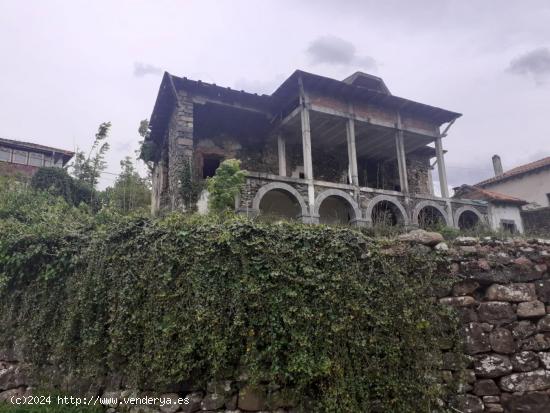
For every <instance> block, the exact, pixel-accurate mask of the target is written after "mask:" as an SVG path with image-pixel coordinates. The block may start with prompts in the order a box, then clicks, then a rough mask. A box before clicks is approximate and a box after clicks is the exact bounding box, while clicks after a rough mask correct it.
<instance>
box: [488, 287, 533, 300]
mask: <svg viewBox="0 0 550 413" xmlns="http://www.w3.org/2000/svg"><path fill="white" fill-rule="evenodd" d="M485 298H486V299H487V300H488V301H509V302H522V301H534V300H536V299H537V294H536V292H535V285H534V284H527V283H516V284H507V285H503V284H493V285H491V286H490V287H489V288H488V289H487V292H486V294H485Z"/></svg>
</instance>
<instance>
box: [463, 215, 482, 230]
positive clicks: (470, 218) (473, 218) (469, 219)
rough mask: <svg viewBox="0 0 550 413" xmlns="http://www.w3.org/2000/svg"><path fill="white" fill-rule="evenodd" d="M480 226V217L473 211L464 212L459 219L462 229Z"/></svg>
mask: <svg viewBox="0 0 550 413" xmlns="http://www.w3.org/2000/svg"><path fill="white" fill-rule="evenodd" d="M479 224H480V222H479V217H478V216H477V215H476V214H475V213H474V212H472V211H464V212H463V213H462V214H460V217H459V218H458V227H459V228H460V229H473V228H475V227H476V226H477V225H479Z"/></svg>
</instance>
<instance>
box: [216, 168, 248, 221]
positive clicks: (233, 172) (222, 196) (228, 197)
mask: <svg viewBox="0 0 550 413" xmlns="http://www.w3.org/2000/svg"><path fill="white" fill-rule="evenodd" d="M245 182H246V172H245V171H242V170H241V161H239V160H237V159H226V160H225V161H223V162H222V163H221V164H220V166H219V167H218V169H217V170H216V174H215V175H214V176H213V177H211V178H208V181H207V187H208V192H209V193H210V198H208V206H209V208H210V210H211V211H215V212H221V211H227V210H233V209H234V208H235V197H236V196H237V195H238V194H239V193H240V191H241V187H242V186H243V185H244V184H245Z"/></svg>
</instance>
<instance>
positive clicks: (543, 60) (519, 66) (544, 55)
mask: <svg viewBox="0 0 550 413" xmlns="http://www.w3.org/2000/svg"><path fill="white" fill-rule="evenodd" d="M507 71H508V72H510V73H514V74H517V75H527V76H529V75H531V76H533V77H534V78H535V80H536V81H537V82H538V83H540V82H542V80H543V78H544V77H546V76H548V75H550V49H548V48H547V47H539V48H538V49H535V50H532V51H530V52H528V53H525V54H523V55H521V56H519V57H517V58H515V59H512V61H511V62H510V66H508V69H507Z"/></svg>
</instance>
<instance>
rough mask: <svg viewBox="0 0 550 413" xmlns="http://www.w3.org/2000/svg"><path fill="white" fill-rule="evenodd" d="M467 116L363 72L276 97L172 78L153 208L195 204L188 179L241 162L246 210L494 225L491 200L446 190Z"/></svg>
mask: <svg viewBox="0 0 550 413" xmlns="http://www.w3.org/2000/svg"><path fill="white" fill-rule="evenodd" d="M460 116H461V115H460V114H459V113H455V112H451V111H448V110H444V109H441V108H437V107H433V106H428V105H425V104H422V103H418V102H414V101H411V100H408V99H404V98H401V97H397V96H394V95H392V94H391V93H390V91H389V89H388V88H387V86H386V85H385V83H384V81H383V80H382V79H380V78H379V77H375V76H372V75H369V74H365V73H362V72H357V73H355V74H353V75H352V76H350V77H348V78H346V79H344V80H343V81H339V80H335V79H331V78H327V77H323V76H319V75H315V74H311V73H307V72H304V71H300V70H297V71H295V72H294V73H293V74H292V75H291V76H290V77H289V78H288V79H286V80H285V81H284V82H283V83H282V84H281V85H280V86H279V87H278V88H277V90H275V92H273V93H272V94H271V95H257V94H254V93H247V92H244V91H238V90H233V89H231V88H227V87H221V86H217V85H215V84H209V83H205V82H201V81H200V80H198V81H195V80H190V79H187V78H185V77H184V78H180V77H176V76H173V75H171V74H169V73H165V74H164V77H163V79H162V83H161V85H160V90H159V93H158V97H157V100H156V103H155V106H154V110H153V114H152V116H151V121H150V128H151V132H150V135H149V136H148V138H147V139H146V142H145V143H146V145H145V147H146V148H148V149H147V151H148V153H149V155H148V156H149V159H150V160H151V161H152V162H153V163H154V171H153V202H152V210H153V213H158V212H159V211H162V210H173V209H182V208H185V207H189V205H185V202H184V200H185V199H189V197H187V196H186V191H190V190H191V189H190V188H186V187H185V185H183V184H182V183H183V181H185V182H187V181H186V180H185V179H183V178H182V177H183V176H189V177H190V179H191V180H193V181H195V182H200V181H201V180H204V179H205V178H208V177H209V176H212V175H213V174H214V173H215V171H216V168H217V167H218V165H219V164H220V162H221V161H223V160H224V159H229V158H236V159H239V160H240V161H241V167H242V168H243V169H244V170H246V171H247V179H246V184H245V185H244V187H243V188H242V190H241V193H240V196H239V197H238V199H236V206H235V208H236V210H237V211H238V212H239V213H244V214H248V215H252V216H256V215H266V216H276V217H286V218H293V219H299V220H302V221H303V222H306V223H341V224H352V225H372V224H373V223H377V222H379V221H381V220H383V221H385V222H386V223H389V224H402V225H406V226H416V225H423V224H426V223H428V224H431V223H436V222H440V223H442V224H445V225H448V226H454V227H467V226H471V225H474V224H476V223H477V222H480V221H485V222H486V221H487V213H488V211H487V204H486V202H483V201H476V200H466V199H458V198H450V197H449V193H448V186H447V178H446V171H445V162H444V150H443V147H442V138H443V137H445V136H446V131H447V130H448V128H449V126H450V125H452V123H453V122H454V121H455V120H456V119H457V118H458V117H460ZM445 124H446V125H447V127H446V129H444V130H443V131H440V127H442V126H443V125H445ZM434 165H437V169H438V174H439V181H440V183H441V195H442V196H436V195H434V191H433V184H432V180H431V169H432V167H433V166H434ZM186 174H187V175H186ZM202 195H203V198H204V195H205V194H204V193H203V194H202ZM193 202H194V201H193ZM199 204H200V202H199Z"/></svg>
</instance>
